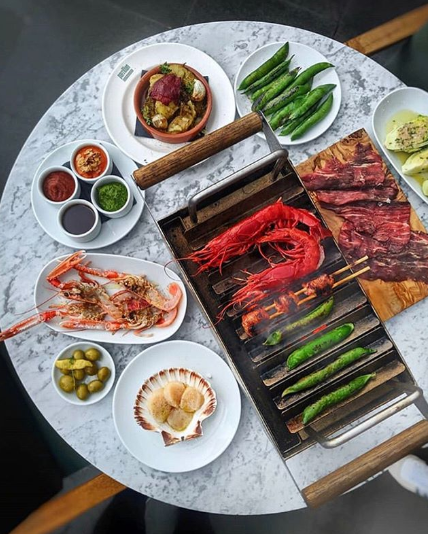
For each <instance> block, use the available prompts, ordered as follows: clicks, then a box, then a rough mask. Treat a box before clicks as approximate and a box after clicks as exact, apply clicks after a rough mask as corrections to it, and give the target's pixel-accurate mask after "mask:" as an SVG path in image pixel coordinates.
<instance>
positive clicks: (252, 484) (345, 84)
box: [0, 22, 428, 514]
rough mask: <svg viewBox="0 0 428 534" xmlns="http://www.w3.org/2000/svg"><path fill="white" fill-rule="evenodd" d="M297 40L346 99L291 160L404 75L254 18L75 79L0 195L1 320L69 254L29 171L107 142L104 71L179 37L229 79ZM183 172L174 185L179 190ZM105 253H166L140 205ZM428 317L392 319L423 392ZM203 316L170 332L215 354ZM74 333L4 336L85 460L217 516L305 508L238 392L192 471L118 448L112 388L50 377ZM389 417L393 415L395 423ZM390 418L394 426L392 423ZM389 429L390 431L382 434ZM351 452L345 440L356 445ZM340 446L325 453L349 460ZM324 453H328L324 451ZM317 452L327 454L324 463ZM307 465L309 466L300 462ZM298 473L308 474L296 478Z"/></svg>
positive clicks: (425, 213)
mask: <svg viewBox="0 0 428 534" xmlns="http://www.w3.org/2000/svg"><path fill="white" fill-rule="evenodd" d="M285 40H290V41H298V42H301V43H304V44H307V45H310V46H312V47H314V48H316V49H317V50H319V51H320V52H321V53H323V54H324V55H325V56H326V57H327V58H328V59H329V60H330V61H331V62H332V63H334V64H335V65H336V68H337V72H338V75H339V77H340V80H341V83H342V91H343V99H342V105H341V109H340V112H339V115H338V117H337V118H336V120H335V122H334V124H333V126H332V127H331V128H330V129H329V130H328V131H327V132H326V133H325V134H324V135H323V136H321V137H320V138H318V139H317V140H315V141H314V142H311V143H309V144H304V145H301V146H297V147H293V150H292V152H291V159H292V161H293V162H294V163H296V164H297V163H299V162H301V161H303V160H304V159H306V158H307V157H308V156H310V155H312V154H314V153H316V152H318V151H319V150H322V149H323V148H325V147H327V146H328V145H330V144H332V143H333V142H335V141H337V140H338V139H340V138H341V137H343V136H345V135H347V134H349V133H351V132H353V131H354V130H356V129H358V128H360V127H361V126H366V125H367V123H368V122H369V118H370V116H371V114H372V112H373V109H374V107H375V105H376V103H377V102H378V101H379V100H380V99H381V98H382V97H383V96H384V95H386V94H387V93H388V92H390V91H391V90H393V89H395V88H396V87H399V86H400V85H402V84H401V82H400V81H399V80H398V79H397V78H396V77H394V76H393V75H392V74H390V73H389V72H388V71H386V70H385V69H384V68H382V67H381V66H379V65H378V64H376V63H375V62H373V61H372V60H370V59H368V58H366V57H365V56H362V55H360V54H359V53H357V52H355V51H353V50H351V49H349V48H347V47H345V46H343V45H342V44H340V43H337V42H335V41H333V40H331V39H328V38H326V37H322V36H320V35H317V34H314V33H311V32H308V31H304V30H300V29H295V28H290V27H287V26H280V25H276V24H268V23H260V22H219V23H210V24H201V25H196V26H189V27H185V28H180V29H177V30H172V31H169V32H166V33H163V34H160V35H156V36H154V37H151V38H149V39H145V40H144V41H141V42H139V43H136V44H134V45H132V46H129V47H128V48H126V49H124V50H121V51H120V52H118V53H116V54H115V55H113V56H111V57H110V58H108V59H106V60H105V61H103V62H102V63H100V64H99V65H97V66H95V67H94V68H93V69H92V70H90V71H89V72H87V73H86V74H85V75H84V76H82V77H81V78H80V79H79V80H77V81H76V82H75V83H74V84H73V85H72V86H71V87H70V88H69V89H68V90H67V91H66V92H65V93H64V94H63V95H62V96H61V97H60V98H59V99H58V100H57V101H56V102H55V103H54V104H53V105H52V107H51V108H50V109H49V110H48V111H47V113H46V114H45V115H44V116H43V117H42V119H41V120H40V122H39V123H38V125H37V126H36V128H35V129H34V131H33V132H32V133H31V135H30V136H29V138H28V140H27V142H26V143H25V145H24V147H23V149H22V151H21V153H20V154H19V157H18V159H17V161H16V163H15V165H14V167H13V169H12V172H11V174H10V177H9V180H8V183H7V186H6V189H5V192H4V196H3V199H2V203H1V209H0V216H1V226H0V233H1V242H2V244H3V253H2V262H1V268H0V270H1V274H0V280H1V287H2V292H1V293H2V294H1V303H0V306H1V308H0V309H1V326H2V327H3V328H5V327H6V326H9V325H11V324H13V323H14V322H16V321H17V316H16V314H17V313H21V312H23V311H25V310H28V309H29V308H31V307H32V306H33V289H34V283H35V280H36V276H37V274H38V272H39V271H40V269H41V268H42V267H43V266H44V265H45V264H46V263H47V262H48V261H49V260H50V259H52V258H54V257H56V256H59V255H61V254H65V253H68V252H70V250H69V249H67V248H66V247H64V246H61V245H59V244H58V243H56V242H54V241H52V239H51V238H50V237H48V236H47V235H46V234H45V233H44V232H43V231H42V229H41V228H40V227H39V226H38V224H37V223H36V220H35V218H34V216H33V214H32V211H31V205H30V186H31V181H32V178H33V175H34V172H35V170H36V168H37V166H38V165H39V163H40V162H41V160H42V159H43V158H44V157H45V156H46V154H47V153H49V152H50V151H52V150H53V149H55V148H57V147H58V146H60V145H62V144H64V143H67V142H69V141H73V140H75V139H79V138H88V137H94V138H98V139H100V140H103V139H104V140H108V136H107V133H106V130H105V128H104V125H103V121H102V116H101V95H102V91H103V87H104V85H105V83H106V80H107V78H108V76H109V74H110V72H111V71H112V69H113V68H114V67H115V66H116V65H117V63H118V62H119V61H120V60H121V59H123V58H124V57H125V56H126V55H127V54H129V53H131V52H132V51H134V50H135V49H137V48H139V47H142V46H145V45H148V44H153V43H159V42H167V41H168V42H180V43H185V44H188V45H191V46H195V47H197V48H200V49H202V50H203V51H204V52H206V53H208V54H209V55H211V56H212V57H213V58H214V59H215V60H216V61H217V62H218V63H219V64H220V65H221V66H222V67H223V69H224V70H225V71H226V73H227V74H228V76H229V77H230V79H231V81H233V78H234V76H235V73H236V72H237V71H238V68H239V66H240V64H241V63H242V61H244V59H245V58H246V57H247V56H248V55H249V54H250V53H251V52H253V51H254V50H256V49H257V48H258V47H260V46H263V45H265V44H267V43H270V42H275V41H285ZM266 153H267V146H266V143H265V142H264V141H263V140H262V139H260V138H258V137H253V138H251V139H247V140H246V141H244V142H242V143H240V144H239V145H237V146H235V147H233V148H232V149H230V150H229V151H228V152H227V154H219V155H216V156H214V157H213V158H211V159H210V160H209V161H208V162H205V163H203V164H201V165H199V166H198V167H196V168H193V169H191V170H189V171H187V172H184V173H181V175H178V176H176V177H174V178H171V179H170V180H168V181H166V182H164V183H163V184H161V185H159V186H156V187H154V188H152V189H150V190H149V191H148V192H147V201H148V204H149V206H150V208H151V210H152V212H153V214H154V216H155V217H157V218H160V217H161V216H163V215H165V214H167V213H170V212H172V211H174V210H175V209H177V208H178V207H180V206H181V205H183V204H184V203H185V202H186V199H187V198H188V197H189V196H190V195H191V194H193V193H194V192H196V191H198V190H199V189H201V188H203V187H205V186H207V185H209V184H211V183H213V182H215V181H217V180H218V179H219V178H221V177H225V176H227V175H228V174H230V173H232V172H233V171H235V170H237V169H239V168H241V167H242V166H244V165H245V164H248V163H249V162H250V161H254V160H256V159H258V158H260V157H261V156H263V155H264V154H266ZM178 180H180V187H177V183H178ZM402 185H404V187H403V188H404V190H405V192H406V193H407V194H408V196H409V200H410V201H411V203H412V204H413V206H414V207H415V208H416V209H417V211H418V213H419V215H420V216H421V217H422V219H423V220H424V222H425V224H426V223H427V222H428V209H427V206H426V204H423V202H422V201H421V200H419V199H418V197H416V195H414V194H413V193H412V192H411V191H409V189H408V188H407V187H405V184H402ZM105 252H108V253H117V254H123V255H129V256H134V257H138V258H144V259H148V260H153V261H157V262H159V263H166V262H167V261H168V259H169V253H168V251H167V248H166V246H165V245H164V243H163V241H162V240H161V237H160V235H159V234H158V232H157V230H156V227H155V225H154V224H153V222H152V221H151V219H150V214H149V211H148V210H145V212H144V215H143V218H142V220H141V221H140V223H139V224H138V225H137V226H136V227H135V228H134V230H133V231H132V232H131V233H130V234H129V235H128V236H127V237H125V238H124V239H123V240H122V241H120V242H119V243H116V244H115V245H113V246H111V247H108V248H107V249H105ZM427 315H428V300H426V301H425V302H420V303H419V304H418V305H416V306H414V307H412V308H410V309H409V310H407V311H406V312H404V313H402V314H401V315H400V316H398V317H396V318H394V319H393V320H391V321H389V322H388V328H389V329H390V332H391V333H392V336H393V337H394V339H395V341H396V342H397V345H398V347H399V349H400V350H401V351H402V353H403V355H404V357H405V359H406V360H407V361H408V363H409V364H410V367H411V369H412V371H413V373H414V375H415V377H416V379H417V380H418V382H419V384H420V385H421V386H422V387H423V388H424V389H425V390H427V389H428V373H426V368H427V367H426V363H425V358H424V357H423V355H422V349H423V348H424V347H425V346H426V344H427V342H428V330H427V329H426V326H425V325H424V321H423V320H422V319H421V318H423V317H426V316H427ZM204 325H205V320H204V318H203V316H202V314H201V312H200V311H199V309H198V307H197V305H196V303H195V302H193V301H192V300H191V301H190V303H189V306H188V313H187V317H186V320H185V322H184V324H183V326H182V327H181V328H180V330H179V331H178V333H177V334H176V335H175V336H174V338H175V339H191V340H193V341H196V342H199V343H202V344H204V345H206V346H207V347H209V348H211V349H213V350H214V351H216V352H217V353H219V354H221V350H220V348H219V346H218V345H217V343H216V341H215V339H214V337H213V335H212V334H211V332H210V331H209V329H207V328H204ZM71 342H72V339H71V338H69V337H67V336H65V335H62V334H57V333H54V332H53V331H52V330H50V329H49V328H48V327H47V326H44V325H42V326H39V327H37V328H35V329H33V330H32V331H28V332H26V333H24V334H22V335H20V336H18V337H16V338H13V339H11V340H9V341H7V348H8V351H9V354H10V356H11V358H12V362H13V364H14V366H15V368H16V371H17V373H18V375H19V377H20V379H21V380H22V382H23V384H24V386H25V388H26V390H27V391H28V393H29V395H30V396H31V398H32V400H33V401H34V403H35V404H36V406H37V407H38V409H39V410H40V411H41V413H42V414H43V415H44V417H45V418H46V419H47V420H48V421H49V423H50V424H51V425H52V426H53V428H54V429H55V430H56V431H57V432H58V433H59V434H60V435H61V436H62V437H63V438H64V439H65V440H66V441H67V442H68V443H69V444H70V445H71V446H72V447H73V448H74V449H75V450H76V451H77V452H78V453H79V454H81V455H82V456H83V457H84V458H86V459H87V460H88V461H89V462H91V463H92V464H93V465H95V466H96V467H97V468H99V469H100V470H102V471H104V472H105V473H107V474H108V475H110V476H112V477H113V478H115V479H117V480H118V481H120V482H122V483H123V484H125V485H127V486H129V487H131V488H133V489H134V490H136V491H139V492H141V493H144V494H145V495H148V496H150V497H153V498H155V499H159V500H161V501H164V502H167V503H171V504H174V505H177V506H181V507H185V508H191V509H195V510H201V511H208V512H215V513H224V514H266V513H275V512H281V511H288V510H293V509H297V508H301V507H303V506H304V502H303V500H302V498H301V496H300V494H299V492H298V490H297V489H296V487H295V485H294V483H293V480H292V478H291V476H290V474H289V473H288V471H287V469H286V467H285V465H284V463H283V462H282V460H281V459H280V457H279V455H278V454H277V452H276V450H275V449H274V447H273V445H272V444H271V443H270V441H269V439H268V438H267V436H266V435H265V433H264V431H263V429H262V425H261V423H260V422H259V419H258V417H257V415H256V413H255V412H254V410H253V408H252V406H251V405H250V403H249V402H248V401H247V400H246V399H243V410H242V419H241V423H240V426H239V429H238V432H237V435H236V437H235V439H234V440H233V442H232V444H231V445H230V447H229V448H228V449H227V451H226V452H225V453H223V454H222V455H221V456H220V457H219V458H218V459H217V460H216V461H215V462H213V463H212V464H210V465H208V466H206V467H205V468H203V469H200V470H198V471H195V472H190V473H187V474H182V475H180V474H178V475H177V474H175V475H169V474H166V473H161V472H157V471H154V470H151V469H150V468H148V467H146V466H144V465H142V464H140V463H139V462H138V461H137V460H135V459H134V458H133V457H132V456H131V455H130V454H129V453H128V452H127V451H126V450H125V448H124V447H123V445H122V444H121V442H120V441H119V438H118V436H117V435H116V433H115V430H114V427H113V420H112V414H111V401H112V395H111V394H110V395H109V396H107V397H106V398H105V399H104V400H103V401H101V402H100V403H98V404H95V405H93V406H88V407H87V408H84V407H83V408H82V407H80V406H73V405H70V404H67V403H65V402H64V401H62V400H61V399H60V398H59V397H58V396H57V395H56V393H55V392H54V390H53V387H52V384H51V366H52V360H53V358H54V356H55V355H56V354H57V353H58V352H59V351H60V350H61V349H62V348H63V347H65V346H66V345H68V344H69V343H71ZM106 347H107V348H108V349H109V350H110V351H111V353H112V355H113V358H114V359H115V362H116V369H117V376H119V375H120V373H121V371H122V370H123V369H124V367H125V366H126V364H127V363H128V362H129V361H130V360H131V359H132V358H133V357H134V356H136V355H137V354H138V352H140V348H139V347H138V346H136V345H126V346H121V345H107V346H106ZM394 421H395V420H394ZM400 422H401V423H402V424H403V425H404V426H409V425H410V424H411V423H412V422H413V419H412V417H411V416H409V415H407V414H404V413H401V414H400V415H399V416H398V417H397V421H396V422H394V423H389V426H388V425H387V427H386V430H385V433H383V432H382V431H378V432H377V433H376V434H377V436H376V439H375V441H376V440H382V439H384V438H385V437H389V436H390V434H391V428H392V431H393V432H394V431H395V430H396V429H398V427H399V424H400ZM391 425H393V426H392V427H391ZM388 432H389V435H388ZM351 449H352V447H351ZM311 451H312V452H310V453H309V452H308V453H307V454H305V455H302V459H300V455H299V456H297V457H296V458H295V459H293V460H292V462H291V463H290V465H291V467H292V470H293V476H294V477H295V478H297V479H299V474H301V473H303V474H304V475H305V476H303V477H302V479H305V477H306V474H307V473H308V472H310V473H311V475H312V476H314V477H315V476H317V475H318V474H321V471H320V463H322V462H320V458H321V456H320V455H319V454H318V452H317V449H316V448H314V449H311ZM347 454H348V453H346V452H343V454H342V452H341V451H339V452H338V453H334V454H333V455H332V454H330V457H332V456H335V457H336V458H337V457H338V456H339V457H340V459H341V460H342V461H343V460H344V459H347ZM323 458H324V456H323ZM323 461H324V460H323ZM302 462H304V463H302ZM303 481H305V480H303Z"/></svg>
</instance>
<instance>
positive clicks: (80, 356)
mask: <svg viewBox="0 0 428 534" xmlns="http://www.w3.org/2000/svg"><path fill="white" fill-rule="evenodd" d="M84 357H85V353H84V352H83V350H75V351H74V352H73V358H74V359H75V360H83V359H84Z"/></svg>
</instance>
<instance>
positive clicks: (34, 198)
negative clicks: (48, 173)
mask: <svg viewBox="0 0 428 534" xmlns="http://www.w3.org/2000/svg"><path fill="white" fill-rule="evenodd" d="M85 142H86V141H85ZM81 143H82V141H73V142H71V143H67V144H66V145H62V146H60V147H58V148H57V149H56V150H54V151H53V152H51V153H50V154H48V156H46V158H45V159H44V160H43V161H42V163H41V164H40V166H39V168H38V169H37V171H36V173H35V175H34V179H33V183H32V186H31V207H32V208H33V213H34V216H35V217H36V220H37V222H38V223H39V224H40V226H41V227H42V228H43V230H44V231H45V232H46V233H47V234H48V235H49V236H50V237H51V238H52V239H53V240H55V241H58V243H61V244H62V245H65V246H67V247H71V248H75V249H80V248H81V246H82V244H81V243H79V242H78V241H76V240H75V239H74V238H71V237H69V236H67V235H66V234H64V232H63V231H62V229H61V228H60V227H59V225H58V221H57V213H58V207H56V206H54V205H51V204H48V203H47V202H46V200H45V198H44V197H43V196H42V195H40V193H39V190H38V186H37V181H38V177H39V175H40V173H42V172H43V171H44V170H45V169H46V168H48V167H50V166H53V165H63V164H64V163H65V162H67V161H69V160H70V155H71V152H72V150H73V147H75V146H77V144H81ZM102 144H103V145H105V146H106V147H107V149H108V151H109V154H110V155H111V157H112V159H113V162H114V164H115V165H116V167H117V168H118V170H119V172H120V173H121V174H122V177H123V179H124V180H125V181H126V183H127V184H128V186H129V189H130V190H131V192H132V195H133V197H134V199H135V203H134V204H133V206H132V208H131V210H130V212H129V213H128V214H127V215H126V216H125V217H120V218H118V219H109V220H108V221H105V222H103V223H102V225H101V231H100V233H99V234H98V236H97V237H96V238H95V239H93V240H92V241H91V242H90V243H88V244H87V245H86V247H87V248H88V249H91V250H95V249H99V248H103V247H107V246H109V245H112V244H113V243H116V242H117V241H120V240H121V239H122V238H123V237H125V236H126V234H128V233H129V232H130V231H131V230H132V229H133V228H134V226H135V225H136V224H137V223H138V221H139V220H140V217H141V214H142V212H143V208H144V197H145V194H144V191H141V190H140V189H138V187H137V186H136V184H135V182H134V180H133V179H132V177H131V176H132V173H133V172H134V171H135V169H137V168H138V167H137V165H136V164H135V163H134V162H133V161H132V160H131V159H129V158H128V157H127V156H125V155H124V154H123V153H122V152H121V151H120V150H119V149H118V148H117V147H116V146H114V145H112V144H111V143H107V142H106V141H102Z"/></svg>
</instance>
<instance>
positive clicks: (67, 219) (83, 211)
mask: <svg viewBox="0 0 428 534" xmlns="http://www.w3.org/2000/svg"><path fill="white" fill-rule="evenodd" d="M61 222H62V226H63V227H64V230H65V231H66V232H68V233H69V234H73V235H81V234H86V232H89V230H90V229H91V228H92V227H93V226H94V224H95V213H94V210H93V209H92V208H90V207H89V206H86V205H85V204H73V205H72V206H70V207H69V208H67V209H66V210H65V211H64V214H63V216H62V221H61Z"/></svg>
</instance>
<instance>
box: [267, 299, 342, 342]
mask: <svg viewBox="0 0 428 534" xmlns="http://www.w3.org/2000/svg"><path fill="white" fill-rule="evenodd" d="M333 304H334V298H333V296H331V297H330V298H329V299H328V300H326V301H325V302H322V303H321V304H320V305H319V306H317V307H316V308H315V309H314V310H312V311H311V312H310V313H307V314H306V315H304V316H303V317H301V318H300V319H298V320H297V321H295V322H294V323H290V324H287V325H286V326H285V327H284V328H282V329H281V330H275V332H272V333H271V334H270V335H269V337H268V338H267V339H266V341H265V342H264V343H263V345H277V344H278V343H279V342H280V341H281V339H282V336H283V335H285V334H289V333H290V332H293V330H297V329H298V328H303V327H304V326H307V325H308V324H311V323H313V322H315V321H318V320H320V319H324V318H325V317H328V315H330V312H331V310H332V309H333Z"/></svg>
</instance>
